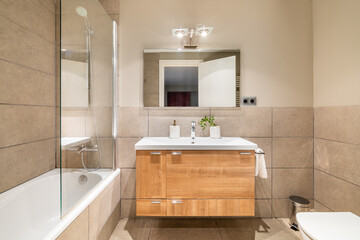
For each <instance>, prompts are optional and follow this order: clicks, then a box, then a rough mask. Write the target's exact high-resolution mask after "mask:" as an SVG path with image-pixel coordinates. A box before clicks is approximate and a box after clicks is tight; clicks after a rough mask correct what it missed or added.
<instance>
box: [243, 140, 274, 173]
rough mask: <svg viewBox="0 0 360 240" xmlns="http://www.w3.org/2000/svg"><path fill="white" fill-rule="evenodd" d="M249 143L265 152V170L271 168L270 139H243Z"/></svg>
mask: <svg viewBox="0 0 360 240" xmlns="http://www.w3.org/2000/svg"><path fill="white" fill-rule="evenodd" d="M245 139H246V140H249V141H250V142H253V143H256V144H257V145H258V147H259V148H261V149H262V150H263V151H264V152H265V163H266V168H271V166H272V165H271V164H272V155H273V154H272V148H273V147H272V138H245Z"/></svg>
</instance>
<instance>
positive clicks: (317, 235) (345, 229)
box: [296, 212, 360, 240]
mask: <svg viewBox="0 0 360 240" xmlns="http://www.w3.org/2000/svg"><path fill="white" fill-rule="evenodd" d="M296 220H297V222H298V224H299V225H298V226H299V230H300V233H301V237H302V239H303V240H360V217H359V216H357V215H355V214H353V213H351V212H303V213H298V214H296Z"/></svg>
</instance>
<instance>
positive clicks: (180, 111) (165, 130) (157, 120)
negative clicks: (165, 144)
mask: <svg viewBox="0 0 360 240" xmlns="http://www.w3.org/2000/svg"><path fill="white" fill-rule="evenodd" d="M209 115H210V109H209V108H150V109H149V136H150V137H166V136H169V126H170V125H172V123H173V121H174V120H176V123H177V124H178V125H180V136H181V137H190V132H191V131H190V129H191V121H196V136H205V135H206V133H203V132H202V130H201V127H200V126H199V124H198V122H199V121H200V119H201V118H202V117H203V116H209Z"/></svg>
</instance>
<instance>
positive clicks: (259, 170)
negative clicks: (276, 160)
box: [255, 148, 267, 178]
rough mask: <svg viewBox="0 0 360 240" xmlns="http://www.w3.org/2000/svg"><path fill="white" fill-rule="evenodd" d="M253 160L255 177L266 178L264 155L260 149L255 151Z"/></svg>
mask: <svg viewBox="0 0 360 240" xmlns="http://www.w3.org/2000/svg"><path fill="white" fill-rule="evenodd" d="M255 160H256V163H255V176H258V177H260V178H267V171H266V164H265V154H264V151H263V150H262V149H260V148H258V149H256V150H255Z"/></svg>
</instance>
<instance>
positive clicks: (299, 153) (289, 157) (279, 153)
mask: <svg viewBox="0 0 360 240" xmlns="http://www.w3.org/2000/svg"><path fill="white" fill-rule="evenodd" d="M313 149H314V148H313V138H274V139H273V157H274V160H273V167H288V168H291V167H292V168H313V159H314V154H313V152H314V150H313Z"/></svg>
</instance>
